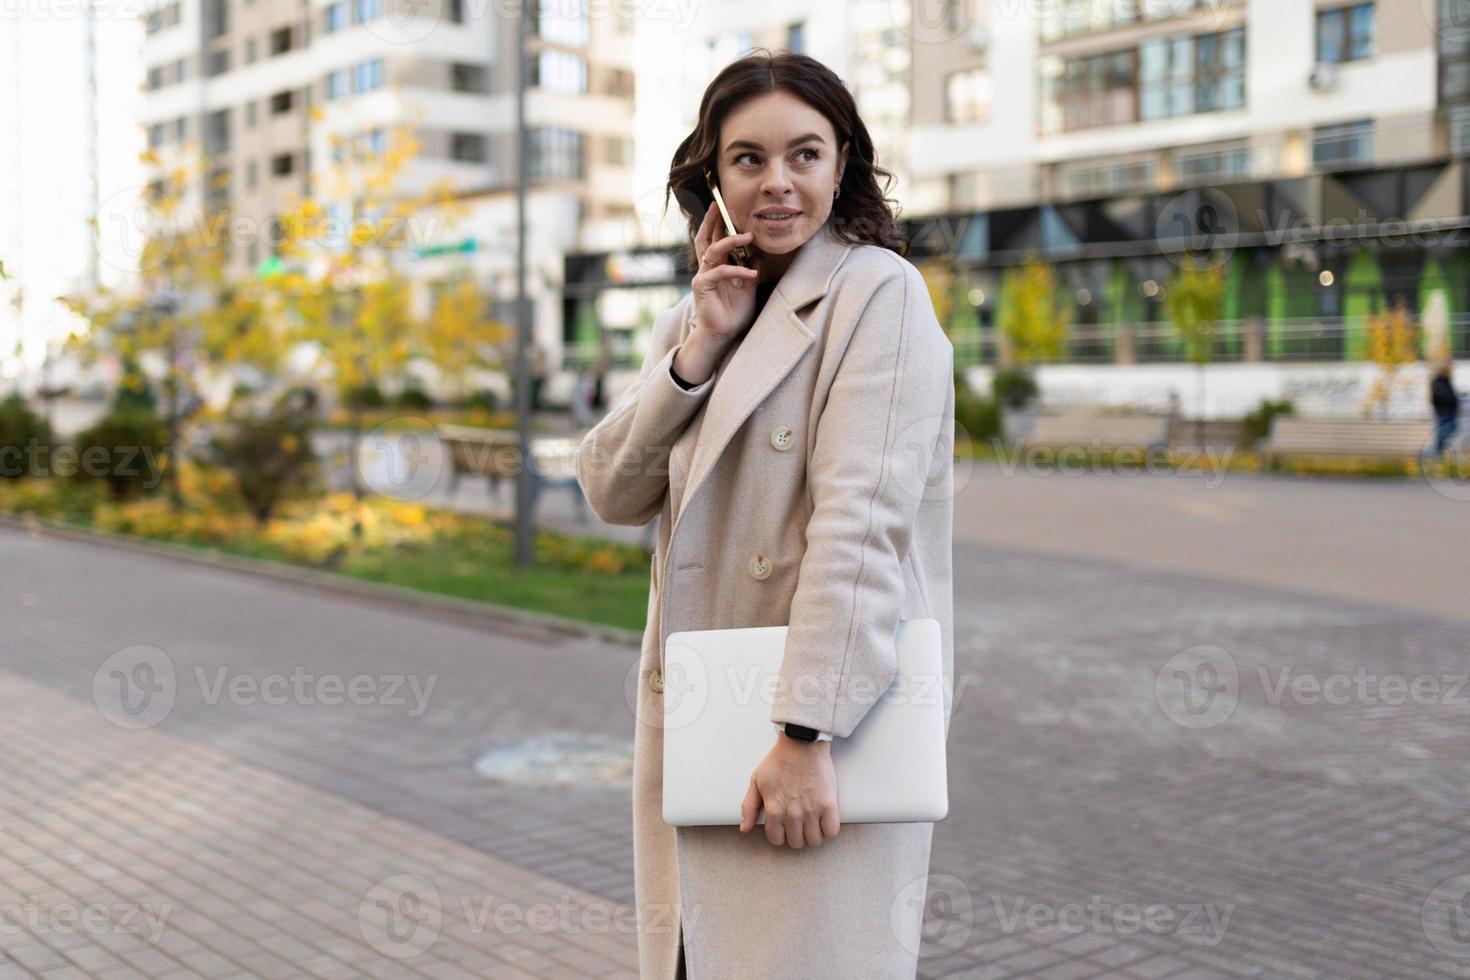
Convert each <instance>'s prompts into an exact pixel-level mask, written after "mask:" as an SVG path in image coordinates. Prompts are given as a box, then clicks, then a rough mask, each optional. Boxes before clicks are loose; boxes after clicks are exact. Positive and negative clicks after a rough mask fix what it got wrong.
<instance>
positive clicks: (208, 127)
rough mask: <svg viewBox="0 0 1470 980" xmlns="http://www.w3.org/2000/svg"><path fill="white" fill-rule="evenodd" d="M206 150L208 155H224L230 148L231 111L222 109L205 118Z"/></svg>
mask: <svg viewBox="0 0 1470 980" xmlns="http://www.w3.org/2000/svg"><path fill="white" fill-rule="evenodd" d="M204 148H205V151H206V152H208V153H224V152H225V151H226V150H228V149H229V148H230V110H228V109H220V110H219V111H217V112H211V113H210V114H209V115H207V116H205V117H204Z"/></svg>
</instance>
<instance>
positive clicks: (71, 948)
mask: <svg viewBox="0 0 1470 980" xmlns="http://www.w3.org/2000/svg"><path fill="white" fill-rule="evenodd" d="M0 744H4V746H5V752H4V754H3V756H0V916H3V919H4V922H5V924H4V926H3V927H0V977H3V978H7V980H8V978H10V977H31V976H41V977H47V978H61V977H80V976H96V977H105V978H108V980H122V978H133V977H158V978H184V977H220V978H233V977H249V976H268V977H297V976H300V977H324V978H334V977H359V976H370V977H382V978H388V977H433V978H442V980H452V978H471V977H498V978H517V980H523V978H529V977H586V976H597V977H636V976H637V944H636V938H635V936H634V933H633V929H632V909H631V908H629V907H628V906H626V905H623V904H620V903H614V902H611V901H609V900H607V899H605V898H602V897H599V896H596V895H592V894H589V893H587V892H585V891H582V890H581V889H578V888H574V887H571V886H569V885H567V884H565V883H562V882H559V881H556V880H555V879H554V878H550V877H547V876H545V875H542V874H537V873H535V872H533V871H528V870H527V869H525V868H522V867H519V866H517V865H515V864H512V863H509V862H507V861H504V860H501V859H499V858H497V857H494V856H492V855H490V854H487V853H485V852H484V851H481V850H479V849H476V848H473V847H469V846H466V845H464V844H460V843H457V842H455V841H452V840H449V839H447V838H445V837H443V836H441V835H439V834H437V833H434V832H433V831H430V830H426V829H424V828H422V827H419V826H416V825H414V824H411V823H405V822H404V821H401V820H397V819H394V818H392V817H388V816H385V815H383V814H381V813H378V812H376V811H374V810H372V809H370V808H368V807H365V806H362V805H360V804H357V803H354V802H352V801H350V800H346V799H343V798H342V797H340V796H337V795H334V794H331V793H327V792H323V791H321V790H318V789H315V788H312V787H310V786H308V785H305V784H304V783H302V782H300V781H298V780H293V779H288V778H284V777H282V776H280V775H277V774H275V773H272V772H270V771H268V770H264V769H261V768H259V767H257V766H252V765H250V764H248V763H245V762H242V761H240V760H239V759H237V758H234V757H232V756H230V755H229V754H227V753H223V752H220V751H218V750H215V749H212V748H210V747H208V746H206V745H202V744H200V743H197V742H190V741H186V740H183V739H180V738H177V737H175V736H172V735H168V734H164V733H161V732H158V731H155V730H152V729H143V730H131V731H128V730H123V729H120V728H118V727H117V726H115V725H113V724H112V723H111V722H109V721H108V720H107V719H106V718H104V716H103V715H102V713H100V712H99V711H98V710H97V708H96V707H95V706H94V705H91V704H83V703H80V702H78V701H76V700H74V699H72V698H69V697H67V696H65V695H62V694H59V693H57V692H55V691H53V690H51V689H49V688H46V687H43V686H41V685H39V684H36V683H34V682H31V681H28V680H25V679H23V678H20V677H17V676H15V675H14V674H9V673H0Z"/></svg>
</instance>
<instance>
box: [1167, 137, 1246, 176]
mask: <svg viewBox="0 0 1470 980" xmlns="http://www.w3.org/2000/svg"><path fill="white" fill-rule="evenodd" d="M1173 156H1174V179H1175V181H1176V182H1177V183H1180V184H1206V183H1212V182H1215V181H1222V180H1241V179H1243V178H1246V177H1249V176H1250V170H1251V151H1250V147H1249V146H1247V145H1246V144H1244V143H1232V144H1229V145H1226V146H1219V145H1214V146H1186V147H1180V148H1179V149H1177V150H1175V151H1174V154H1173Z"/></svg>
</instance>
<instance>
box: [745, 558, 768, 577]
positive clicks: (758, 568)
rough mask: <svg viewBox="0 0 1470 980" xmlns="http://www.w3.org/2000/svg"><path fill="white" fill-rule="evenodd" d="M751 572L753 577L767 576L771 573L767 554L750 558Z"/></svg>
mask: <svg viewBox="0 0 1470 980" xmlns="http://www.w3.org/2000/svg"><path fill="white" fill-rule="evenodd" d="M750 574H751V576H752V577H753V578H765V577H766V576H768V575H770V574H771V562H770V560H769V559H767V558H766V556H765V555H756V556H755V557H754V558H752V559H751V560H750Z"/></svg>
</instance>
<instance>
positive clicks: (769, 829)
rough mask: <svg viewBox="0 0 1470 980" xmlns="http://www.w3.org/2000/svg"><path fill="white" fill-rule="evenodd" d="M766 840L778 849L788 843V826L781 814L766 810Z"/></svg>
mask: <svg viewBox="0 0 1470 980" xmlns="http://www.w3.org/2000/svg"><path fill="white" fill-rule="evenodd" d="M766 840H768V841H770V842H771V843H772V844H775V845H776V846H777V847H780V846H781V845H782V844H785V843H786V825H785V823H784V821H783V819H782V817H781V814H780V813H772V812H771V811H770V810H766Z"/></svg>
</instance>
